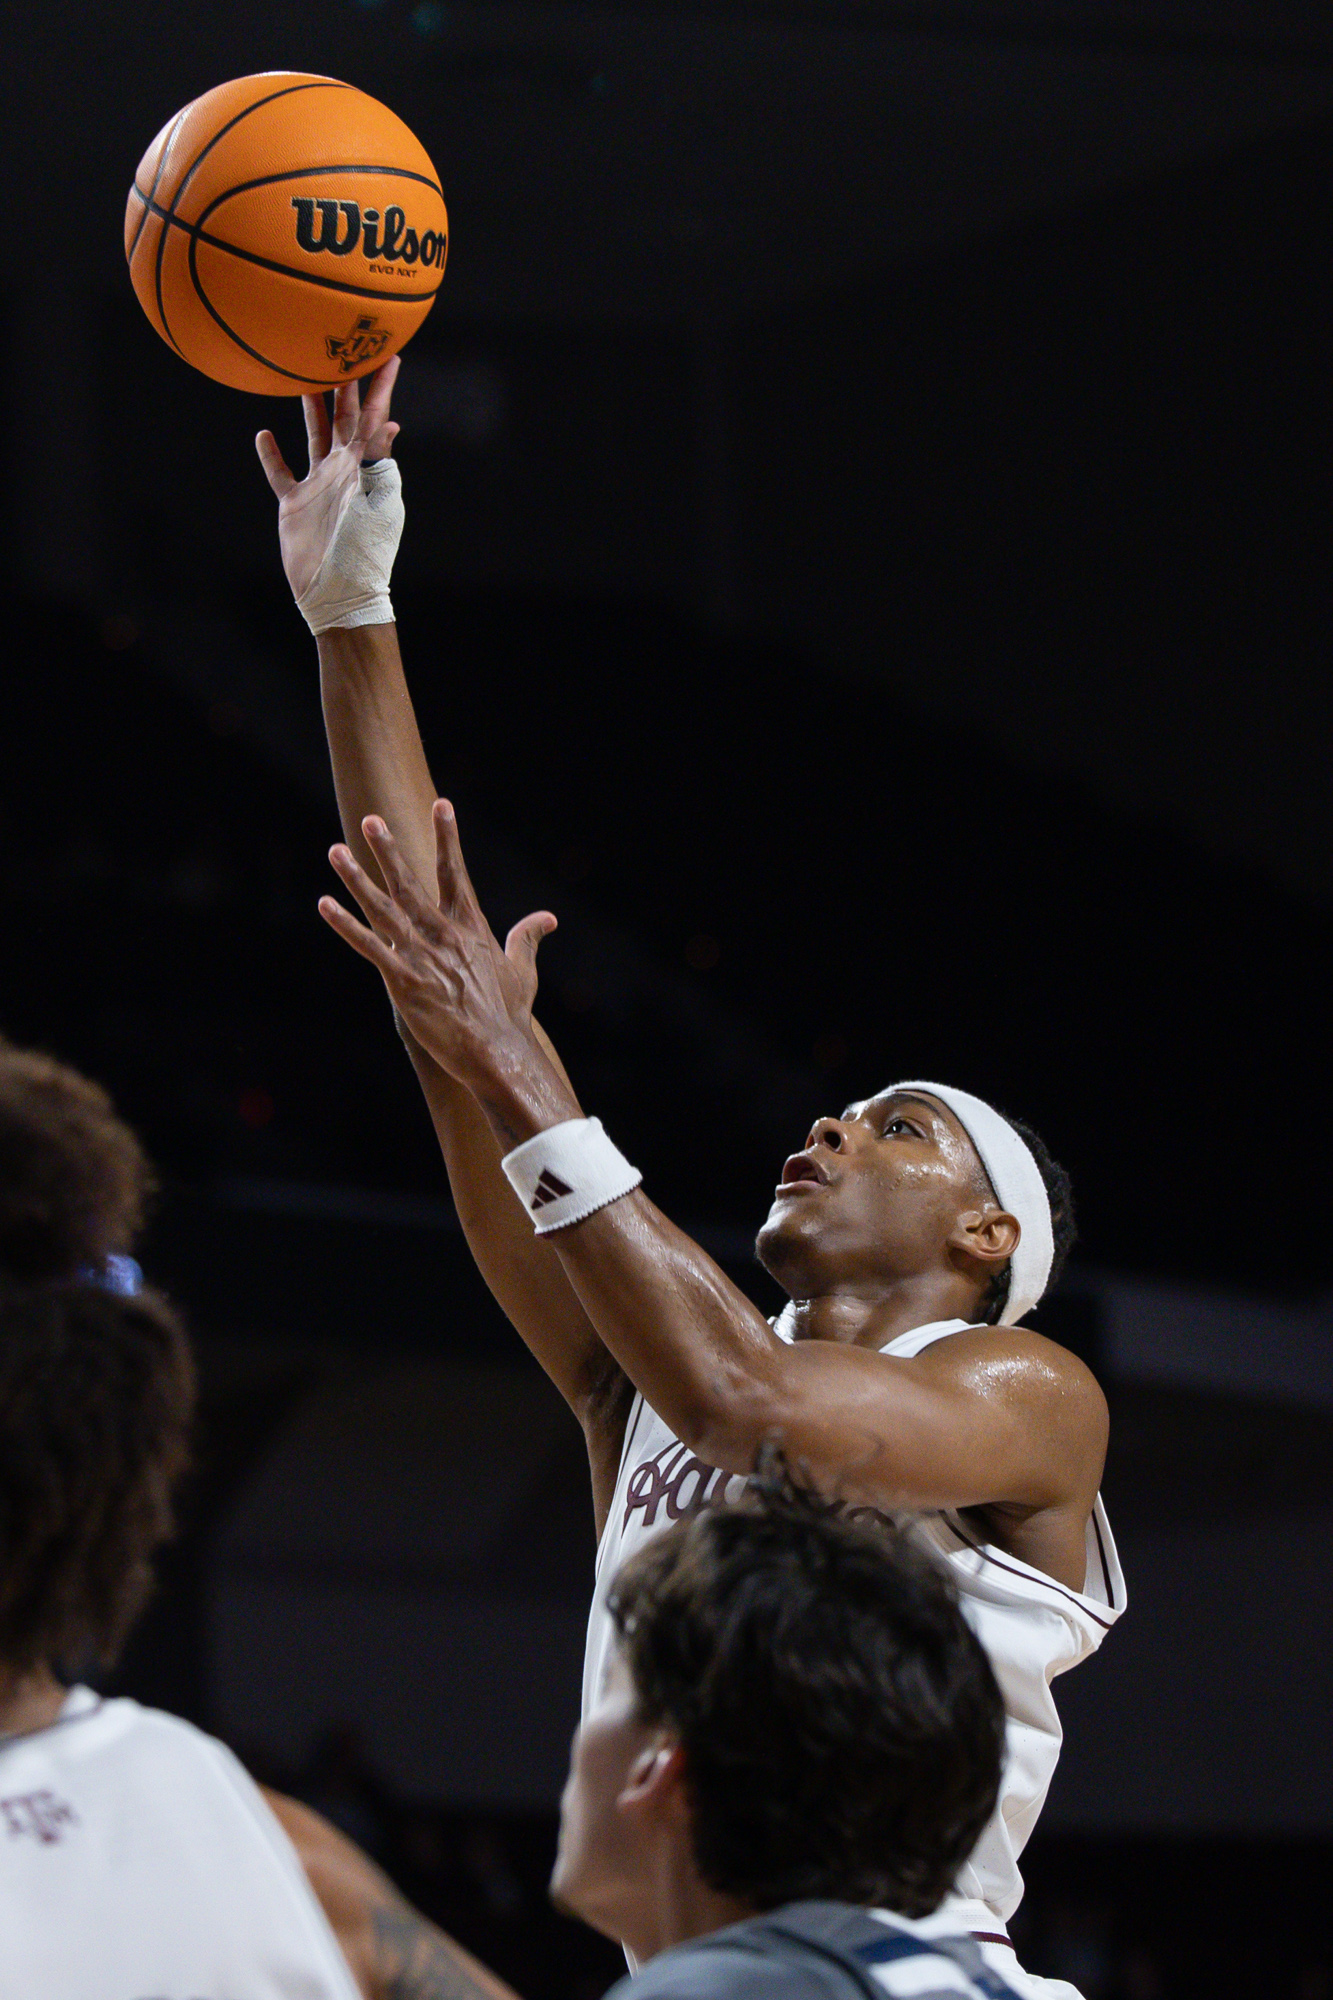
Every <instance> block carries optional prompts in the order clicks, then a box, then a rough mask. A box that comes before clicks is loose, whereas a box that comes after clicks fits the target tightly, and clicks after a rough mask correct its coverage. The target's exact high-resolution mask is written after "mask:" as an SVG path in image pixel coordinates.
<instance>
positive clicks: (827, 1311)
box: [792, 1273, 978, 1348]
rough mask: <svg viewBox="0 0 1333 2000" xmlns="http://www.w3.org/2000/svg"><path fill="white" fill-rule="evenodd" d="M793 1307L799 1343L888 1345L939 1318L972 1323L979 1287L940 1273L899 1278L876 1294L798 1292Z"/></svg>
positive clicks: (844, 1291) (858, 1291) (859, 1291)
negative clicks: (802, 1294) (809, 1294)
mask: <svg viewBox="0 0 1333 2000" xmlns="http://www.w3.org/2000/svg"><path fill="white" fill-rule="evenodd" d="M792 1304H793V1306H794V1307H795V1308H796V1338H797V1339H798V1340H836V1341H838V1342H839V1343H840V1344H841V1345H842V1346H843V1347H872V1348H879V1347H887V1346H888V1344H889V1342H890V1341H891V1340H896V1339H897V1337H898V1335H899V1334H900V1333H911V1332H912V1330H913V1329H914V1328H915V1327H918V1326H930V1325H931V1324H932V1323H933V1322H934V1321H935V1320H941V1319H965V1320H968V1321H969V1322H970V1321H972V1320H973V1319H974V1318H975V1316H976V1313H977V1310H978V1301H977V1294H976V1289H975V1287H974V1286H972V1285H970V1284H968V1283H967V1282H966V1281H965V1280H963V1279H960V1278H956V1277H952V1276H948V1275H942V1274H939V1273H931V1274H929V1275H925V1276H920V1277H914V1278H901V1279H896V1280H894V1281H893V1282H892V1283H891V1285H890V1286H889V1287H888V1288H887V1289H881V1290H879V1291H876V1292H869V1291H862V1290H858V1289H857V1288H855V1287H848V1288H847V1289H841V1288H839V1289H835V1290H833V1291H828V1292H821V1293H820V1294H819V1295H818V1296H817V1297H815V1298H801V1297H799V1296H797V1295H795V1294H793V1297H792Z"/></svg>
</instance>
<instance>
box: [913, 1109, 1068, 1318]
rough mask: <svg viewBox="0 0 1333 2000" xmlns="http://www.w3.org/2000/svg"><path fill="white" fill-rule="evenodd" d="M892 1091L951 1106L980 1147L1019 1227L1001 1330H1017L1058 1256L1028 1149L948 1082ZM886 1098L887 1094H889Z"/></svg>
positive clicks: (1047, 1202) (1003, 1202)
mask: <svg viewBox="0 0 1333 2000" xmlns="http://www.w3.org/2000/svg"><path fill="white" fill-rule="evenodd" d="M893 1088H894V1090H924V1091H927V1092H928V1093H929V1094H930V1096H931V1097H938V1098H939V1100H940V1103H941V1104H947V1105H948V1107H949V1109H950V1111H952V1113H953V1115H954V1117H955V1118H956V1119H957V1120H958V1123H959V1124H960V1125H961V1126H962V1128H963V1130H964V1131H965V1132H966V1134H967V1136H968V1138H969V1139H970V1140H971V1141H972V1144H973V1145H974V1146H975V1147H976V1150H977V1157H978V1159H979V1160H980V1161H981V1164H982V1166H983V1167H984V1168H985V1169H986V1172H987V1173H988V1174H989V1175H990V1184H991V1186H992V1187H993V1188H994V1190H995V1193H996V1198H997V1199H998V1201H999V1203H1000V1206H1001V1207H1002V1208H1005V1209H1008V1211H1009V1213H1010V1215H1012V1216H1013V1217H1014V1218H1015V1220H1016V1221H1017V1223H1018V1226H1019V1230H1020V1232H1021V1233H1020V1235H1019V1239H1018V1247H1017V1249H1016V1250H1015V1251H1014V1254H1013V1256H1012V1257H1011V1258H1010V1259H1009V1296H1008V1298H1007V1299H1006V1300H1005V1302H1004V1311H1003V1312H1002V1313H1001V1314H1000V1325H1001V1326H1013V1324H1014V1322H1015V1321H1016V1320H1020V1319H1022V1317H1023V1315H1024V1313H1028V1312H1031V1311H1032V1308H1033V1306H1035V1305H1036V1303H1037V1301H1038V1299H1039V1298H1040V1297H1041V1295H1042V1293H1043V1292H1044V1291H1045V1290H1046V1285H1047V1282H1048V1280H1049V1278H1050V1275H1051V1263H1052V1260H1053V1258H1054V1256H1055V1237H1054V1235H1053V1234H1052V1231H1051V1202H1050V1196H1049V1195H1048V1194H1047V1192H1046V1183H1045V1181H1044V1180H1043V1179H1042V1177H1041V1169H1040V1167H1039V1166H1038V1165H1037V1162H1036V1161H1035V1159H1034V1158H1033V1157H1032V1152H1031V1149H1030V1147H1029V1146H1028V1145H1027V1144H1026V1143H1025V1142H1024V1141H1023V1140H1022V1139H1020V1138H1019V1136H1018V1134H1017V1132H1015V1130H1014V1128H1013V1126H1012V1125H1011V1124H1010V1123H1009V1121H1008V1119H1007V1118H1002V1117H1001V1116H1000V1114H999V1112H998V1111H996V1110H995V1109H994V1107H993V1106H991V1105H989V1104H987V1103H986V1102H985V1100H984V1099H983V1098H980V1097H973V1096H972V1094H971V1092H970V1091H966V1090H954V1089H953V1088H952V1086H951V1085H949V1084H945V1083H895V1084H894V1085H893ZM885 1094H886V1095H887V1093H885Z"/></svg>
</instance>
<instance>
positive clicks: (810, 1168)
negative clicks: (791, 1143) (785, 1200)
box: [777, 1153, 828, 1194]
mask: <svg viewBox="0 0 1333 2000" xmlns="http://www.w3.org/2000/svg"><path fill="white" fill-rule="evenodd" d="M827 1186H828V1174H827V1173H826V1171H825V1169H824V1168H823V1167H822V1166H821V1165H820V1163H819V1161H818V1160H817V1159H815V1158H814V1156H813V1155H812V1154H810V1153H793V1154H792V1156H791V1158H790V1159H789V1160H787V1161H786V1162H785V1163H784V1165H783V1169H782V1179H781V1180H780V1181H779V1182H778V1185H777V1193H778V1194H794V1193H796V1192H797V1191H798V1190H800V1189H806V1188H820V1187H827Z"/></svg>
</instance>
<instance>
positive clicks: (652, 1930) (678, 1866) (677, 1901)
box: [625, 1852, 755, 1965]
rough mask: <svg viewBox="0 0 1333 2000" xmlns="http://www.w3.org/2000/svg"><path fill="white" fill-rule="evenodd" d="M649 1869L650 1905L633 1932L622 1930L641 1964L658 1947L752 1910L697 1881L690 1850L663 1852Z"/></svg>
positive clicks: (715, 1928)
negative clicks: (653, 1876) (651, 1881)
mask: <svg viewBox="0 0 1333 2000" xmlns="http://www.w3.org/2000/svg"><path fill="white" fill-rule="evenodd" d="M653 1872H654V1875H655V1881H654V1884H653V1888H654V1894H653V1897H652V1906H651V1908H649V1909H646V1910H645V1911H643V1913H642V1919H641V1921H640V1922H638V1923H636V1924H635V1926H634V1935H633V1936H631V1935H630V1934H629V1932H628V1930H627V1931H626V1934H625V1943H626V1944H627V1945H628V1947H629V1949H630V1950H631V1951H632V1952H633V1953H634V1956H635V1958H636V1959H637V1960H638V1961H639V1963H640V1964H641V1965H642V1964H644V1963H645V1962H646V1961H647V1960H648V1959H650V1958H656V1956H657V1954H658V1952H659V1951H670V1949H671V1947H672V1945H674V1944H688V1943H689V1941H690V1940H691V1938H698V1937H707V1936H709V1934H710V1933H711V1932H713V1931H720V1930H725V1929H726V1927H727V1925H728V1924H738V1923H741V1922H742V1921H743V1920H744V1919H745V1918H746V1917H752V1916H753V1915H754V1914H755V1913H754V1911H753V1910H752V1909H751V1908H750V1906H749V1905H748V1904H746V1903H742V1902H740V1901H739V1899H738V1898H737V1897H735V1896H726V1895H723V1894H722V1892H721V1891H720V1890H718V1889H710V1888H709V1886H708V1884H707V1883H706V1882H702V1881H700V1879H699V1875H698V1873H697V1871H696V1869H695V1866H694V1859H693V1856H692V1855H691V1854H686V1853H683V1852H681V1853H676V1852H669V1853H666V1854H664V1855H663V1856H661V1857H660V1860H659V1864H658V1866H657V1868H656V1869H655V1870H654V1871H653Z"/></svg>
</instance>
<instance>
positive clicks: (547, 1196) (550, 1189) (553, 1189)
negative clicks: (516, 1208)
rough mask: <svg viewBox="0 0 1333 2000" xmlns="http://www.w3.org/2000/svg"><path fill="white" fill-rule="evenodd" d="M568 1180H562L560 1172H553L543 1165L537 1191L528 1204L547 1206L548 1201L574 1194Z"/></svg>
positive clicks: (532, 1206) (540, 1206)
mask: <svg viewBox="0 0 1333 2000" xmlns="http://www.w3.org/2000/svg"><path fill="white" fill-rule="evenodd" d="M573 1192H574V1190H573V1188H572V1187H570V1185H569V1183H568V1181H562V1180H561V1178H560V1176H559V1174H553V1173H552V1172H551V1169H550V1168H549V1167H543V1168H542V1170H541V1172H540V1173H539V1174H538V1176H537V1192H536V1194H534V1195H533V1197H532V1200H531V1201H530V1202H529V1204H528V1206H529V1207H530V1208H545V1207H546V1205H547V1203H548V1202H552V1201H559V1199H560V1197H561V1195H563V1194H573Z"/></svg>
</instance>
